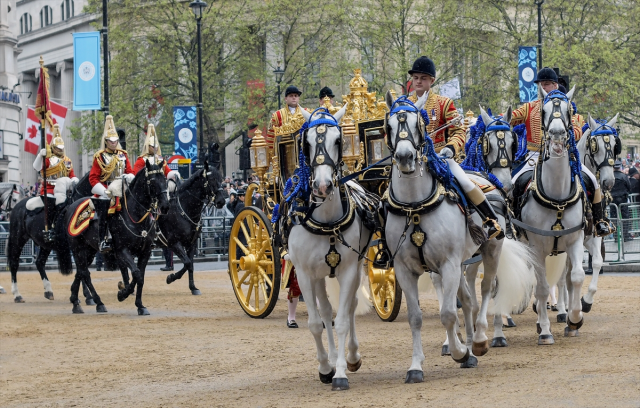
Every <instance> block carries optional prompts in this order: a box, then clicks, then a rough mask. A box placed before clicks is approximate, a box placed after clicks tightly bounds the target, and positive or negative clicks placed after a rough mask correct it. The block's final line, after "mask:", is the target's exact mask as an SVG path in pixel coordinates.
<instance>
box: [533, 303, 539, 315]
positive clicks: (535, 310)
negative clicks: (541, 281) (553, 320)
mask: <svg viewBox="0 0 640 408" xmlns="http://www.w3.org/2000/svg"><path fill="white" fill-rule="evenodd" d="M533 313H535V314H538V308H537V307H536V304H535V303H534V304H533Z"/></svg>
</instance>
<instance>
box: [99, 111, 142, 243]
mask: <svg viewBox="0 0 640 408" xmlns="http://www.w3.org/2000/svg"><path fill="white" fill-rule="evenodd" d="M119 140H120V139H119V138H118V133H117V132H116V127H115V125H114V123H113V116H111V115H108V116H107V119H106V121H105V124H104V133H103V134H102V143H101V145H100V146H101V147H102V150H100V151H98V152H97V153H96V154H95V155H94V156H93V165H92V167H91V172H90V173H89V183H90V184H91V187H92V188H91V192H92V193H93V194H94V198H93V199H92V201H93V205H94V207H95V211H96V216H97V217H98V234H99V235H98V236H99V239H100V245H99V246H98V250H99V251H100V252H103V253H104V252H108V251H111V239H110V238H109V235H108V234H109V230H108V228H107V216H108V212H109V206H110V204H111V196H112V195H111V192H110V191H109V190H107V187H108V186H109V184H111V183H112V182H113V181H115V180H116V179H118V178H121V177H124V176H125V175H129V176H127V177H126V178H127V181H128V182H131V181H132V180H133V177H134V174H133V169H132V168H131V163H130V162H129V157H128V156H127V152H126V151H125V150H123V149H122V146H120V142H119Z"/></svg>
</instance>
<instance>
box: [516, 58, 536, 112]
mask: <svg viewBox="0 0 640 408" xmlns="http://www.w3.org/2000/svg"><path fill="white" fill-rule="evenodd" d="M537 58H538V49H537V48H536V47H519V49H518V86H519V88H520V102H523V103H524V102H532V101H535V100H536V99H538V84H536V83H535V82H533V81H535V79H536V72H537V71H538V63H537V62H536V61H537Z"/></svg>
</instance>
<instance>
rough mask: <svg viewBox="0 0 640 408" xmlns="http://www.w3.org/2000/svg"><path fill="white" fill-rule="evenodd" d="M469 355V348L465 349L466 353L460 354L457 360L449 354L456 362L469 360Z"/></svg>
mask: <svg viewBox="0 0 640 408" xmlns="http://www.w3.org/2000/svg"><path fill="white" fill-rule="evenodd" d="M470 355H471V353H470V352H469V349H467V353H466V354H465V355H464V356H462V358H460V359H457V360H456V359H455V358H453V356H451V358H453V361H455V362H456V363H466V362H467V360H469V356H470Z"/></svg>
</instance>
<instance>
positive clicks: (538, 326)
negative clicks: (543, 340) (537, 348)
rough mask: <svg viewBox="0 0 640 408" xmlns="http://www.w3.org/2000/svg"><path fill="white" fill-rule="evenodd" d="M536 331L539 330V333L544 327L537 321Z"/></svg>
mask: <svg viewBox="0 0 640 408" xmlns="http://www.w3.org/2000/svg"><path fill="white" fill-rule="evenodd" d="M536 332H538V334H540V333H542V327H540V323H536Z"/></svg>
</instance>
